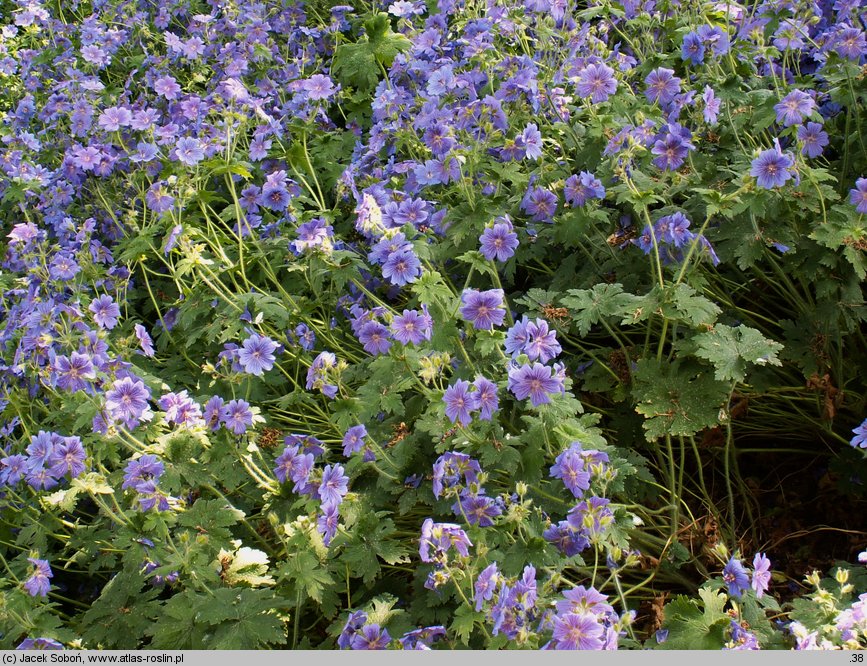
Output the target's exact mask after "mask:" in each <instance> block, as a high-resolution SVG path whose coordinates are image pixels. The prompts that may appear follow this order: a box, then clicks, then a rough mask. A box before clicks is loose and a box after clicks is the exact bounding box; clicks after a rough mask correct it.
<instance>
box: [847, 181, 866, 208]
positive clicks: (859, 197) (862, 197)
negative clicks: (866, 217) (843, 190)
mask: <svg viewBox="0 0 867 666" xmlns="http://www.w3.org/2000/svg"><path fill="white" fill-rule="evenodd" d="M849 203H851V204H852V205H853V206H855V210H857V211H858V212H859V213H867V178H859V179H858V180H856V181H855V187H854V189H851V190H849Z"/></svg>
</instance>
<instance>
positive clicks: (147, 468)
mask: <svg viewBox="0 0 867 666" xmlns="http://www.w3.org/2000/svg"><path fill="white" fill-rule="evenodd" d="M164 471H165V465H163V463H162V462H161V461H160V459H159V458H157V457H156V456H155V455H153V454H150V453H145V454H144V455H142V456H139V457H138V458H135V459H134V460H130V461H129V462H127V464H126V468H125V469H124V475H123V485H121V489H123V490H126V489H127V488H132V489H133V490H137V489H138V487H139V486H140V485H141V484H142V483H144V482H145V481H153V482H154V483H156V482H157V481H159V479H160V477H161V476H162V475H163V472H164Z"/></svg>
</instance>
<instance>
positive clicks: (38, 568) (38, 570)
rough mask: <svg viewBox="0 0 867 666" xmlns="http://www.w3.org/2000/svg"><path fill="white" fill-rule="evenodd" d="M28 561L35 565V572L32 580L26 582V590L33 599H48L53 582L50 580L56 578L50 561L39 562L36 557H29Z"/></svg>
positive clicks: (31, 576)
mask: <svg viewBox="0 0 867 666" xmlns="http://www.w3.org/2000/svg"><path fill="white" fill-rule="evenodd" d="M27 561H28V562H30V564H32V565H33V572H32V573H31V574H30V578H28V579H27V580H26V581H24V589H25V590H27V592H28V594H30V596H31V597H36V596H40V597H47V596H48V591H49V590H50V589H51V582H50V581H49V580H48V579H49V578H53V577H54V573H52V571H51V565H50V564H49V563H48V560H39V559H36V558H35V557H28V558H27Z"/></svg>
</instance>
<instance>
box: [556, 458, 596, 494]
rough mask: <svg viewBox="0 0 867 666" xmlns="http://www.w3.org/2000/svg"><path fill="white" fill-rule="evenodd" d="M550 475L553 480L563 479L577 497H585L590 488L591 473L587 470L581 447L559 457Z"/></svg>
mask: <svg viewBox="0 0 867 666" xmlns="http://www.w3.org/2000/svg"><path fill="white" fill-rule="evenodd" d="M549 473H550V475H551V478H554V479H562V480H563V485H565V486H566V488H568V489H569V490H570V491H571V492H572V494H573V495H574V496H575V497H583V496H584V491H585V490H588V489H589V488H590V472H589V471H588V470H587V469H586V468H585V465H584V457H583V456H582V455H581V447H580V445H579V446H578V447H577V450H576V447H575V445H573V446H570V447H569V448H568V449H566V450H565V451H563V452H562V453H561V454H560V455H558V456H557V458H556V459H555V460H554V465H552V466H551V470H550V472H549Z"/></svg>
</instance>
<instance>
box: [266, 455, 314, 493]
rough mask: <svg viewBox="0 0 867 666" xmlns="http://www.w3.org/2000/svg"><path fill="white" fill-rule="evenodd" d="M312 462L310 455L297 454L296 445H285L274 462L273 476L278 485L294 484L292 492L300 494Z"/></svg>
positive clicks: (308, 475)
mask: <svg viewBox="0 0 867 666" xmlns="http://www.w3.org/2000/svg"><path fill="white" fill-rule="evenodd" d="M313 461H314V458H313V454H312V453H303V452H300V453H299V447H298V445H297V444H293V445H291V446H289V445H287V446H286V447H285V448H284V449H283V453H281V454H280V455H279V456H277V458H276V459H275V460H274V476H276V477H277V480H278V481H279V482H280V483H286V482H287V481H288V480H291V481H292V482H293V483H294V484H295V488H294V489H293V490H294V492H302V491H303V489H304V488H305V487H306V486H307V481H308V479H309V477H310V471H311V470H312V469H313Z"/></svg>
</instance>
